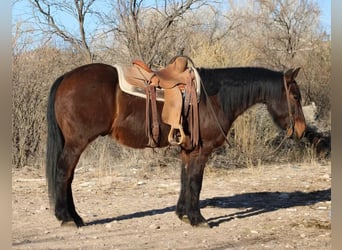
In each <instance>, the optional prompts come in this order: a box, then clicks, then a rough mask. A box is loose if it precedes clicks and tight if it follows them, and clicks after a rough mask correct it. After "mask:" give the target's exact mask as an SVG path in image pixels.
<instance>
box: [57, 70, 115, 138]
mask: <svg viewBox="0 0 342 250" xmlns="http://www.w3.org/2000/svg"><path fill="white" fill-rule="evenodd" d="M117 83H118V76H117V71H116V69H115V68H113V67H112V66H110V65H106V64H88V65H84V66H81V67H79V68H76V69H74V70H72V71H70V72H68V73H66V74H65V75H64V77H63V80H62V82H61V83H60V86H59V87H58V89H57V91H56V97H55V115H56V119H57V122H58V125H59V127H60V129H61V130H62V133H63V135H64V137H65V139H66V141H67V140H68V139H69V140H73V141H75V140H81V141H91V140H92V139H95V138H96V137H97V136H98V135H105V134H108V133H109V132H110V130H111V126H112V123H113V119H114V115H115V93H116V89H117Z"/></svg>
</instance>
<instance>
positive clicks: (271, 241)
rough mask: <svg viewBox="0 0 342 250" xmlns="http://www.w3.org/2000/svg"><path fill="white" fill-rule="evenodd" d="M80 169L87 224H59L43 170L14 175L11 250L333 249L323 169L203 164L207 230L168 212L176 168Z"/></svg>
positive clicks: (79, 194) (80, 204) (79, 196)
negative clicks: (104, 171)
mask: <svg viewBox="0 0 342 250" xmlns="http://www.w3.org/2000/svg"><path fill="white" fill-rule="evenodd" d="M144 171H145V170H144V169H134V168H133V169H120V168H119V169H118V170H115V171H114V170H113V171H111V173H103V172H101V171H100V170H98V169H95V168H94V169H93V168H89V169H85V168H80V169H79V170H78V171H77V172H76V175H75V180H74V183H73V191H74V199H75V202H76V208H77V210H78V211H79V213H80V215H81V216H82V217H83V219H84V221H85V222H86V223H87V226H85V227H82V228H76V227H72V226H63V227H61V226H60V222H58V221H57V220H56V219H55V217H54V215H53V214H52V211H51V210H50V208H49V202H48V197H47V193H46V182H45V178H44V170H35V169H32V168H29V167H26V168H24V169H21V170H13V172H12V209H13V214H12V247H13V249H310V250H312V249H315V250H316V249H331V166H330V163H326V164H318V163H312V164H299V165H295V164H288V165H279V166H260V167H256V168H244V169H235V170H224V169H214V168H207V169H206V172H205V177H204V182H203V188H202V193H201V206H202V210H201V211H202V214H203V215H204V216H205V217H206V218H207V219H208V222H209V224H210V226H211V228H196V227H191V226H190V225H188V224H185V223H183V222H181V221H180V220H179V219H178V218H177V217H176V215H175V213H174V211H175V204H176V202H177V198H178V192H179V174H180V173H179V169H177V168H172V169H171V168H170V169H167V168H160V169H158V170H155V171H150V172H148V171H146V172H144Z"/></svg>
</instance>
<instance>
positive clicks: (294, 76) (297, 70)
mask: <svg viewBox="0 0 342 250" xmlns="http://www.w3.org/2000/svg"><path fill="white" fill-rule="evenodd" d="M299 70H300V67H298V68H296V69H295V70H294V71H293V73H292V78H293V79H295V78H296V77H297V75H298V72H299Z"/></svg>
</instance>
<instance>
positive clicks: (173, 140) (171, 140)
mask: <svg viewBox="0 0 342 250" xmlns="http://www.w3.org/2000/svg"><path fill="white" fill-rule="evenodd" d="M175 129H178V130H179V132H180V138H179V140H178V141H177V137H174V136H173V134H174V131H175ZM167 140H168V141H169V143H170V144H171V145H181V144H182V143H184V142H185V134H184V131H183V127H182V125H179V127H178V128H175V127H173V126H171V130H170V132H169V136H168V137H167Z"/></svg>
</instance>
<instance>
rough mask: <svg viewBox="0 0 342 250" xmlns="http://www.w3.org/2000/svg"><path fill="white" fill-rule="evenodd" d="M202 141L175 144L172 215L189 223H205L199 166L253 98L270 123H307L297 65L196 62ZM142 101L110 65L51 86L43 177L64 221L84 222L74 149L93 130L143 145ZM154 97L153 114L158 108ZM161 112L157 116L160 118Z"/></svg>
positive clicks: (293, 132) (294, 132) (292, 129)
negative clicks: (177, 164)
mask: <svg viewBox="0 0 342 250" xmlns="http://www.w3.org/2000/svg"><path fill="white" fill-rule="evenodd" d="M197 71H198V73H199V75H200V77H201V79H202V86H201V87H202V92H201V96H200V101H199V104H198V105H199V124H200V128H199V130H200V143H199V145H198V146H196V147H195V148H192V149H187V148H182V147H181V146H180V147H181V152H180V155H181V159H182V163H181V187H180V194H179V199H178V202H177V206H176V215H177V216H178V217H179V218H180V219H181V220H183V221H185V222H187V223H190V224H191V225H192V226H200V225H208V224H207V222H206V219H205V218H204V217H203V216H202V214H201V211H200V206H199V198H200V192H201V188H202V180H203V172H204V168H205V164H206V162H207V160H208V157H209V155H210V154H211V152H212V151H213V150H214V149H215V148H217V147H219V146H221V145H222V144H223V143H224V142H225V140H226V135H227V133H228V131H229V129H230V127H231V126H232V123H233V122H234V120H235V119H236V118H237V117H238V116H239V115H241V114H242V113H243V112H244V111H245V110H247V109H248V108H249V107H251V106H252V105H254V104H256V103H263V104H265V105H266V106H267V109H268V111H269V113H270V115H271V116H272V117H273V120H274V122H275V123H276V124H277V125H278V126H279V127H280V128H281V129H284V130H287V131H288V135H289V136H292V137H297V138H301V137H302V136H303V134H304V131H305V129H306V123H305V118H304V115H303V111H302V107H301V94H300V90H299V87H298V84H297V82H296V80H295V78H296V77H297V74H298V72H299V68H297V69H294V70H293V69H291V70H288V71H286V72H285V73H283V72H277V71H273V70H269V69H265V68H256V67H253V68H252V67H241V68H212V69H210V68H198V69H197ZM145 101H146V100H145V99H143V98H141V97H136V96H132V95H129V94H126V93H124V92H123V91H122V90H121V89H120V87H119V84H118V74H117V70H116V68H115V67H112V66H110V65H106V64H100V63H95V64H89V65H85V66H81V67H79V68H76V69H74V70H72V71H70V72H68V73H65V74H64V75H62V76H60V77H59V78H58V79H57V80H56V81H55V82H54V84H53V85H52V87H51V89H50V94H49V98H48V107H47V123H48V138H47V154H46V177H47V183H48V193H49V198H50V203H51V206H52V208H53V209H54V213H55V216H56V218H57V219H58V220H60V221H61V222H62V225H63V224H64V223H67V222H71V223H75V224H76V226H77V227H80V226H84V225H85V223H84V222H83V220H82V218H81V217H80V216H79V215H78V213H77V212H76V209H75V204H74V200H73V194H72V188H71V186H72V185H71V184H72V181H73V178H74V170H75V167H76V165H77V162H78V160H79V158H80V155H81V154H82V152H83V151H84V149H85V148H86V147H87V145H88V144H89V143H90V142H92V141H93V140H95V139H96V138H97V137H98V136H106V135H108V136H111V137H112V138H113V139H115V140H116V141H117V142H118V143H120V144H122V145H125V146H128V147H131V148H136V149H142V148H145V147H147V143H148V138H147V136H146V133H145V120H146V117H145ZM162 105H163V103H162V102H158V103H157V106H158V112H159V116H160V110H161V109H162ZM159 118H160V117H159ZM160 126H161V127H160V141H159V147H165V146H167V145H168V139H167V137H168V132H169V130H170V126H169V125H166V124H163V123H161V125H160Z"/></svg>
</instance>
